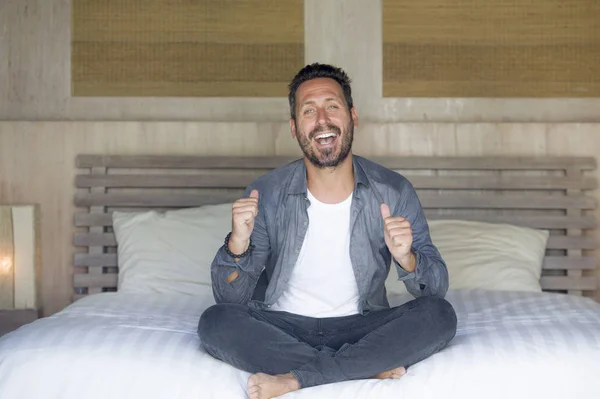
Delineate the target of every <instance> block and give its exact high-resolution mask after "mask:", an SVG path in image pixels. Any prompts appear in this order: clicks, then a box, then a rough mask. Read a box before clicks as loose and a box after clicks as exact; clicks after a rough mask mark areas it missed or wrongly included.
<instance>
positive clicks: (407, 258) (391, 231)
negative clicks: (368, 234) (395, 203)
mask: <svg viewBox="0 0 600 399" xmlns="http://www.w3.org/2000/svg"><path fill="white" fill-rule="evenodd" d="M381 217H382V218H383V228H384V238H385V245H387V247H388V249H389V250H390V253H391V254H392V256H393V257H394V259H396V261H397V262H398V263H399V264H400V266H402V268H403V269H405V270H406V271H408V272H413V271H414V270H415V267H416V259H415V256H414V254H413V252H412V242H413V236H412V228H411V227H410V222H409V221H408V220H407V219H405V218H403V217H402V216H392V213H391V212H390V207H389V206H388V205H387V204H381Z"/></svg>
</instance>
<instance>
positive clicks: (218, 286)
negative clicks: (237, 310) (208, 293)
mask: <svg viewBox="0 0 600 399" xmlns="http://www.w3.org/2000/svg"><path fill="white" fill-rule="evenodd" d="M242 252H243V251H242ZM253 258H254V257H253V256H252V254H250V255H248V256H247V257H244V258H243V259H239V260H238V261H237V262H236V260H235V259H233V258H232V257H231V256H229V255H228V254H227V253H226V252H225V250H224V249H223V248H221V249H219V251H218V252H217V255H216V257H215V259H214V261H213V263H212V265H211V275H212V288H213V295H214V297H215V301H216V302H217V303H241V304H245V303H247V302H248V301H250V299H251V298H252V295H253V293H254V289H255V288H256V283H257V282H258V278H259V277H260V274H261V273H262V270H263V265H262V264H259V263H261V262H256V259H253ZM234 277H235V278H234Z"/></svg>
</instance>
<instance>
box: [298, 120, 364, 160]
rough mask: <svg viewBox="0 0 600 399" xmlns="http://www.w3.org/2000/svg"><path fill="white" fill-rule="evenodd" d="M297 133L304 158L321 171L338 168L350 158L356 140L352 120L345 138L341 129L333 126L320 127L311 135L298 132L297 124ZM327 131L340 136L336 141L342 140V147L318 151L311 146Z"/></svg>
mask: <svg viewBox="0 0 600 399" xmlns="http://www.w3.org/2000/svg"><path fill="white" fill-rule="evenodd" d="M296 131H297V132H298V134H297V135H296V138H297V139H298V144H300V149H302V152H303V153H304V156H305V157H306V158H307V159H308V160H309V161H310V163H312V164H313V165H314V166H316V167H317V168H319V169H323V168H335V167H337V166H338V165H339V164H340V163H342V161H344V160H345V159H346V158H347V157H348V154H350V150H351V149H352V141H353V140H354V123H352V118H350V121H349V122H348V125H347V126H346V134H345V135H343V136H342V135H341V132H340V128H338V127H337V126H334V125H331V124H326V125H319V126H317V127H316V128H315V129H314V130H313V131H312V132H310V134H309V135H305V134H303V133H302V132H300V131H299V130H298V125H297V124H296ZM327 131H329V132H334V133H336V134H337V135H338V137H337V139H336V140H341V143H340V145H339V146H336V147H334V148H325V149H323V150H316V149H315V148H314V147H313V146H312V145H311V141H312V140H313V139H314V137H315V136H316V135H318V134H319V133H322V132H327Z"/></svg>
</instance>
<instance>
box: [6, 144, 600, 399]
mask: <svg viewBox="0 0 600 399" xmlns="http://www.w3.org/2000/svg"><path fill="white" fill-rule="evenodd" d="M293 159H294V158H285V157H235V158H234V157H190V156H100V155H80V156H78V158H77V166H78V167H79V168H80V170H81V173H80V174H79V175H78V176H77V178H76V182H75V183H76V187H77V189H78V191H77V193H76V196H75V203H76V205H77V207H78V210H77V212H76V214H75V215H74V221H75V225H76V226H77V232H76V233H75V236H74V245H75V246H76V247H77V248H78V252H77V253H76V254H75V256H74V258H73V267H74V276H73V300H74V301H73V303H72V304H71V305H70V306H68V307H67V308H65V309H64V310H62V311H61V312H59V313H57V314H55V315H52V316H50V317H47V318H44V319H40V320H37V321H35V322H33V323H31V324H28V325H26V326H23V327H22V328H20V329H19V330H17V331H15V332H13V333H11V334H8V335H6V336H4V337H3V338H1V339H0V398H2V399H12V398H16V399H21V398H23V399H27V398H32V399H38V398H40V399H41V398H44V399H49V398H57V399H58V398H60V399H75V398H78V399H79V398H115V399H121V398H145V399H146V398H245V397H246V380H247V378H248V376H249V375H248V373H245V372H242V371H239V370H236V369H234V368H233V367H230V366H228V365H226V364H224V363H222V362H219V361H217V360H215V359H213V358H211V357H210V356H209V355H208V354H206V353H205V352H204V351H203V350H202V349H201V347H200V339H201V337H200V338H199V337H198V336H197V334H196V328H197V322H198V318H199V316H200V314H201V313H202V311H203V310H204V309H206V308H207V307H208V306H210V305H211V304H213V303H214V299H213V297H212V292H211V289H210V282H209V278H210V275H209V274H208V273H207V268H208V265H209V262H210V260H212V256H213V255H214V251H215V250H216V248H218V246H219V245H221V243H222V239H223V236H224V233H226V232H227V231H228V229H229V220H228V215H229V213H228V212H229V211H230V203H231V202H233V201H234V200H235V199H236V198H238V197H239V196H240V194H241V192H242V190H243V188H244V187H245V186H246V185H247V184H249V183H250V182H251V181H252V180H253V179H254V178H256V177H257V176H259V175H260V174H262V173H265V172H266V171H268V170H270V169H272V168H275V167H277V166H279V165H283V164H285V163H286V162H290V161H292V160H293ZM370 159H373V160H375V161H376V162H379V163H381V164H383V165H385V166H387V167H389V168H391V169H394V170H398V171H399V172H401V173H403V174H404V175H405V176H407V177H408V178H409V179H410V180H411V181H412V182H413V184H414V186H415V187H416V189H417V191H418V193H419V196H420V198H421V201H422V204H423V207H424V209H425V211H426V213H427V216H428V218H429V220H430V228H431V233H432V238H433V240H434V243H436V245H438V247H439V248H440V252H441V253H442V255H443V256H444V258H445V259H446V261H447V262H448V267H449V271H450V290H449V292H448V294H447V297H446V298H447V299H448V300H449V301H450V302H451V303H452V304H453V305H454V307H455V309H456V311H457V315H458V330H457V335H456V337H455V339H454V340H453V341H452V342H451V343H450V345H449V346H448V347H447V348H445V349H443V350H442V351H441V352H439V353H437V354H435V355H433V356H431V357H430V358H428V359H426V360H424V361H422V362H420V363H418V364H416V365H414V366H412V367H410V368H409V370H408V374H407V375H406V376H404V377H403V378H402V379H400V380H387V381H383V380H360V381H347V382H342V383H336V384H329V385H324V386H320V387H313V388H309V389H305V390H301V391H297V392H294V393H290V394H288V395H285V397H286V398H411V399H415V398H438V397H444V398H461V399H468V398H480V397H482V396H485V397H487V398H508V397H512V398H538V397H539V398H561V399H562V398H565V397H566V396H567V395H569V396H579V397H583V398H597V397H600V379H599V378H598V375H600V304H598V303H596V302H594V301H593V300H592V299H591V298H589V297H588V295H584V294H593V293H594V292H595V291H596V289H597V279H596V277H595V276H594V275H593V271H594V269H595V267H596V259H595V257H594V256H593V250H594V248H595V238H594V235H593V233H594V232H595V229H596V221H595V218H594V213H593V212H594V210H595V208H596V203H595V201H594V200H593V198H592V197H591V196H590V195H589V192H590V191H591V190H595V189H596V188H597V183H596V181H595V179H594V178H593V177H591V176H592V175H591V173H592V172H593V171H594V170H595V168H596V164H595V162H594V160H593V159H591V158H582V157H561V158H557V157H536V158H529V157H486V158H483V157H447V158H443V157H372V158H370ZM457 237H462V238H461V239H457ZM507 248H510V250H507ZM199 265H201V267H199ZM394 277H395V276H394V274H393V273H390V276H389V277H388V281H387V282H386V286H387V288H388V297H389V299H390V303H391V305H397V304H401V303H403V302H406V301H408V300H410V299H411V296H410V295H409V294H408V293H407V292H406V291H405V290H404V289H403V286H402V284H399V283H398V282H397V280H396V279H395V278H394Z"/></svg>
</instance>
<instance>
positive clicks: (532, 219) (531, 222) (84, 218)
mask: <svg viewBox="0 0 600 399" xmlns="http://www.w3.org/2000/svg"><path fill="white" fill-rule="evenodd" d="M425 215H426V216H427V218H428V219H431V220H433V219H456V215H453V214H450V215H448V214H440V213H439V211H438V210H436V209H426V210H425ZM460 218H461V219H463V220H479V221H482V222H490V223H508V224H514V225H518V226H529V227H534V228H538V229H568V228H576V229H593V228H595V227H596V220H595V219H594V218H590V217H587V216H579V217H572V216H546V215H544V216H531V215H461V216H460ZM75 226H77V227H85V226H112V212H107V213H105V214H90V213H87V212H77V213H75Z"/></svg>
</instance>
